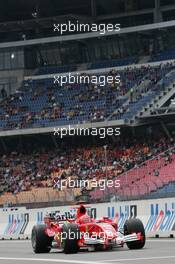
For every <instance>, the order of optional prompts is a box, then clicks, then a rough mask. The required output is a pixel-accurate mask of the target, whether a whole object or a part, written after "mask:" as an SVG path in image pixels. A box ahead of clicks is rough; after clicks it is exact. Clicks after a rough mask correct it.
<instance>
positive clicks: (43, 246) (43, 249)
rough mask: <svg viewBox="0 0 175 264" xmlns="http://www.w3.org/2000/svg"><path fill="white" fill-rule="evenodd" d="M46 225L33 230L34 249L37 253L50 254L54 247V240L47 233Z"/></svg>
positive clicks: (37, 226) (35, 227)
mask: <svg viewBox="0 0 175 264" xmlns="http://www.w3.org/2000/svg"><path fill="white" fill-rule="evenodd" d="M46 227H47V226H46V225H36V226H34V227H33V229H32V236H31V241H32V248H33V251H34V252H35V253H37V254H38V253H49V252H50V250H51V247H52V241H53V238H51V237H48V236H47V235H46V233H45V229H46Z"/></svg>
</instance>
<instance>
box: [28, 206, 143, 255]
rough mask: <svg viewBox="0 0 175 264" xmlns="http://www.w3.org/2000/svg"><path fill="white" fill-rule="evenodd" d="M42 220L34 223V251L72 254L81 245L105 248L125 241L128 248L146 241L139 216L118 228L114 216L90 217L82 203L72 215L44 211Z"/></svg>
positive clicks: (139, 245)
mask: <svg viewBox="0 0 175 264" xmlns="http://www.w3.org/2000/svg"><path fill="white" fill-rule="evenodd" d="M44 222H45V224H44V225H36V226H34V227H33V229H32V235H31V241H32V247H33V250H34V252H35V253H48V252H50V250H51V249H52V248H58V249H62V251H63V252H64V253H65V254H73V253H77V252H78V251H79V250H80V249H82V248H84V249H88V250H90V251H95V250H108V249H113V248H115V247H123V246H124V244H125V243H126V244H127V246H128V248H129V249H141V248H143V247H144V245H145V240H146V237H145V230H144V226H143V224H142V222H141V221H140V220H139V219H130V220H127V221H126V222H125V224H124V228H123V231H120V230H118V225H117V216H116V218H115V219H114V221H112V220H111V219H109V218H107V217H103V218H101V219H99V220H97V219H93V218H91V217H90V216H89V215H88V214H87V210H86V207H85V206H84V205H81V206H80V207H79V208H77V216H76V217H75V218H74V219H72V218H66V219H61V217H59V216H55V215H54V216H53V215H47V216H46V217H45V219H44Z"/></svg>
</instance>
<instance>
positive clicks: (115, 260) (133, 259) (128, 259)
mask: <svg viewBox="0 0 175 264" xmlns="http://www.w3.org/2000/svg"><path fill="white" fill-rule="evenodd" d="M156 259H159V260H161V259H175V256H162V257H147V258H126V259H112V260H110V259H107V260H104V261H107V262H122V261H141V260H156ZM101 262H102V263H103V264H104V263H105V262H103V260H101Z"/></svg>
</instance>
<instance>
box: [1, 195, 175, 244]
mask: <svg viewBox="0 0 175 264" xmlns="http://www.w3.org/2000/svg"><path fill="white" fill-rule="evenodd" d="M88 207H89V208H88V211H89V214H90V215H91V216H92V217H94V218H100V217H102V216H108V217H110V218H111V219H113V218H114V217H115V215H116V213H117V214H118V216H119V227H120V228H122V227H123V225H124V223H125V221H126V220H127V219H129V218H134V217H138V218H140V219H141V220H142V221H143V223H144V226H145V230H146V235H147V237H173V236H174V237H175V198H167V199H157V200H140V201H130V202H112V203H101V204H90V205H88ZM50 212H58V213H59V214H60V215H62V216H70V215H71V216H74V215H75V208H72V207H71V206H61V207H49V208H40V209H26V208H25V207H23V208H21V207H20V208H3V209H0V239H30V236H31V230H32V227H33V226H34V225H35V224H40V223H43V218H44V215H45V214H46V213H50Z"/></svg>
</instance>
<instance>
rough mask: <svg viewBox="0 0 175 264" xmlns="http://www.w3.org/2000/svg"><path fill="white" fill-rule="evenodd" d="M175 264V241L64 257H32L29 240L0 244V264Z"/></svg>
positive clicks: (161, 240)
mask: <svg viewBox="0 0 175 264" xmlns="http://www.w3.org/2000/svg"><path fill="white" fill-rule="evenodd" d="M20 263H21V264H41V263H48V264H50V263H58V264H59V263H63V264H70V263H71V264H114V263H117V264H120V263H122V264H126V263H129V264H133V263H136V264H175V239H149V240H147V243H146V246H145V248H144V249H141V250H129V249H127V247H126V246H125V247H124V248H122V249H121V248H120V249H115V250H113V251H107V252H87V251H84V252H79V253H78V254H73V255H65V254H63V253H61V252H58V251H56V250H52V251H51V252H50V253H48V254H34V253H33V251H32V248H31V243H30V241H0V264H20Z"/></svg>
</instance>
